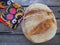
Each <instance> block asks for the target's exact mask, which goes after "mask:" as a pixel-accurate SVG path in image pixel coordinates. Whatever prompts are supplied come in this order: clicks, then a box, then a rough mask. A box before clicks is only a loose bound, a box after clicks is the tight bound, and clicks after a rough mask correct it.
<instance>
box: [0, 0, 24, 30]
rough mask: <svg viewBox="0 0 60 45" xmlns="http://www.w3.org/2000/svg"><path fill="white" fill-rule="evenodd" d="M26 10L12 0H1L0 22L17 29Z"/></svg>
mask: <svg viewBox="0 0 60 45" xmlns="http://www.w3.org/2000/svg"><path fill="white" fill-rule="evenodd" d="M23 12H24V10H23V8H22V7H21V5H18V4H17V3H14V2H12V1H11V0H0V22H2V23H4V24H6V25H7V26H9V27H10V28H12V29H16V28H17V26H18V25H19V23H20V22H21V21H22V19H23V14H24V13H23Z"/></svg>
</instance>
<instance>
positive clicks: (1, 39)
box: [0, 34, 60, 45]
mask: <svg viewBox="0 0 60 45" xmlns="http://www.w3.org/2000/svg"><path fill="white" fill-rule="evenodd" d="M59 38H60V35H57V34H56V36H55V37H54V38H53V39H51V40H50V41H48V42H45V43H41V44H34V43H32V42H30V41H29V40H27V39H26V38H25V36H24V35H0V45H60V39H59Z"/></svg>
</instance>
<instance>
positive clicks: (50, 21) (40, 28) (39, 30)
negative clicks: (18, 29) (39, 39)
mask: <svg viewBox="0 0 60 45" xmlns="http://www.w3.org/2000/svg"><path fill="white" fill-rule="evenodd" d="M53 23H55V21H54V19H53V18H52V19H47V20H45V21H43V22H41V23H40V24H39V25H38V26H36V27H35V28H33V29H32V30H31V31H30V32H29V34H30V35H35V34H40V33H44V32H45V31H47V30H48V29H49V28H50V27H51V26H52V24H53Z"/></svg>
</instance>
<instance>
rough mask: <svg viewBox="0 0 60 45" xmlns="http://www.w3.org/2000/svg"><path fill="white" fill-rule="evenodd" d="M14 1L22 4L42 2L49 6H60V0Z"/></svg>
mask: <svg viewBox="0 0 60 45" xmlns="http://www.w3.org/2000/svg"><path fill="white" fill-rule="evenodd" d="M14 2H16V3H18V4H21V5H30V4H32V3H42V4H46V5H48V6H60V0H29V1H28V0H14Z"/></svg>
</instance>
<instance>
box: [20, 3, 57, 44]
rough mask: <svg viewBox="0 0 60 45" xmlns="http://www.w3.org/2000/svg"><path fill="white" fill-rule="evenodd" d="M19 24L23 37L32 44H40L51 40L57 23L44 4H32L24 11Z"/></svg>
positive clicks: (51, 12)
mask: <svg viewBox="0 0 60 45" xmlns="http://www.w3.org/2000/svg"><path fill="white" fill-rule="evenodd" d="M24 14H25V16H24V17H23V21H22V22H21V26H22V30H23V33H24V35H25V36H26V37H27V38H28V39H29V40H30V41H32V42H34V43H42V42H46V41H48V40H50V39H52V38H53V37H54V36H55V34H56V30H57V22H56V19H55V16H54V14H53V11H52V10H51V9H50V8H49V7H48V6H46V5H44V4H39V3H36V4H32V5H30V6H29V7H27V9H26V10H25V13H24Z"/></svg>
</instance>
